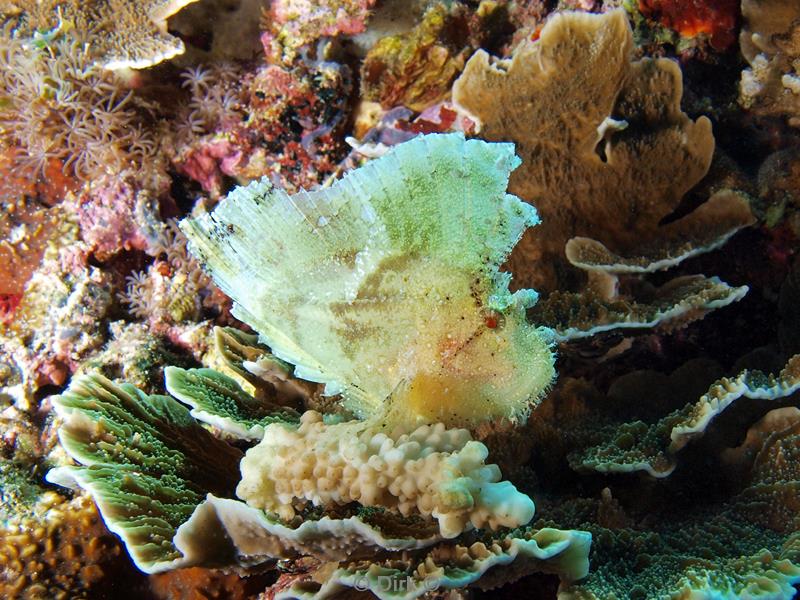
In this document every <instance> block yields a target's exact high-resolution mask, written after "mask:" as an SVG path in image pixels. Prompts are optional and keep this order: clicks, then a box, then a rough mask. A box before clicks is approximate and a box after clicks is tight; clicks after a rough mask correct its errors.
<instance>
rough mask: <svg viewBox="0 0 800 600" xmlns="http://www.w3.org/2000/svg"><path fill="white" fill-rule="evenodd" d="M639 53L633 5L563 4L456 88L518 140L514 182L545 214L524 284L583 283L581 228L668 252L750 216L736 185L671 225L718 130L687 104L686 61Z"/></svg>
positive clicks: (522, 256)
mask: <svg viewBox="0 0 800 600" xmlns="http://www.w3.org/2000/svg"><path fill="white" fill-rule="evenodd" d="M632 53H633V40H632V34H631V30H630V26H629V24H628V21H627V19H626V17H625V13H624V12H623V11H621V10H615V11H610V12H608V13H606V14H602V15H591V14H581V13H559V14H556V15H554V16H553V17H552V18H551V19H550V20H549V21H548V22H547V24H546V25H545V27H544V29H542V31H541V34H540V36H539V39H538V40H536V41H533V42H531V41H525V42H523V43H521V44H520V45H519V46H518V47H517V48H516V50H515V51H514V54H513V55H512V57H511V58H510V59H507V60H495V59H492V58H490V56H489V55H488V54H487V53H486V52H484V51H478V52H476V53H475V54H474V55H473V56H472V58H470V60H469V62H468V63H467V65H466V67H465V68H464V72H463V73H462V75H461V77H459V79H458V80H457V81H456V82H455V84H454V86H453V99H454V102H455V103H456V104H457V105H458V106H460V107H461V108H462V109H463V110H465V111H466V112H467V113H468V114H469V115H470V116H471V117H472V118H473V119H474V120H476V122H478V123H479V124H480V135H481V136H482V137H484V138H485V139H488V140H496V141H513V142H515V143H516V145H517V152H518V153H519V155H520V157H521V159H522V167H521V168H520V169H518V170H517V171H516V172H515V173H514V174H513V175H512V177H511V180H510V181H509V191H511V192H512V193H515V194H517V195H519V196H520V197H521V198H523V199H525V200H527V201H530V202H535V203H536V207H537V210H539V212H540V214H541V216H542V219H543V225H542V233H543V234H542V235H530V234H528V235H526V236H524V237H523V239H522V240H521V242H520V244H518V246H517V247H516V248H515V251H514V252H513V253H512V255H511V259H510V267H511V270H512V272H513V273H514V275H515V277H516V278H517V280H518V281H519V282H520V283H521V284H522V285H533V286H535V287H537V289H540V290H541V291H552V290H554V289H561V290H567V289H569V287H571V286H573V285H574V284H575V280H576V279H577V278H579V275H578V274H577V273H576V272H575V271H574V270H570V267H569V265H568V264H566V262H565V260H564V246H565V244H566V243H567V241H568V240H569V239H570V238H573V237H576V236H583V237H590V238H592V239H595V240H597V241H599V242H600V243H601V244H603V245H604V246H606V247H607V248H609V249H610V250H612V251H613V252H616V253H620V254H622V255H624V256H642V255H644V256H646V257H659V258H660V257H663V255H664V249H665V248H670V247H673V246H674V245H675V244H679V245H681V244H686V243H687V242H689V243H691V244H692V246H694V247H706V246H709V244H710V243H711V242H712V240H716V239H719V238H720V236H722V235H725V232H728V231H731V230H735V229H737V228H739V227H741V226H742V224H747V223H749V222H750V219H751V217H750V216H749V215H747V214H743V213H742V210H741V204H740V203H739V202H738V201H736V200H735V199H734V198H732V197H731V196H730V195H727V194H726V195H725V196H724V197H720V198H717V199H716V200H714V201H713V202H712V200H709V201H708V202H706V203H705V204H702V205H700V206H699V207H698V208H696V209H695V210H694V211H693V212H690V213H689V214H687V215H685V216H683V217H682V218H680V219H677V220H674V221H672V222H669V223H667V224H662V220H663V219H664V218H665V217H667V216H669V215H670V214H671V213H673V211H674V210H675V209H676V208H677V207H678V205H679V203H680V201H681V198H682V197H683V195H684V194H685V193H686V192H687V191H688V190H689V189H690V188H691V187H692V186H693V185H695V184H696V183H697V182H698V181H699V180H700V179H701V178H702V177H703V175H705V173H706V171H707V170H708V167H709V164H710V162H711V156H712V153H713V150H714V139H713V136H712V133H711V122H710V121H709V120H708V119H707V118H705V117H699V118H698V119H696V120H692V119H690V118H689V117H688V116H687V115H686V114H685V113H683V112H682V111H681V108H680V100H681V95H682V91H683V90H682V78H681V71H680V68H679V67H678V65H677V64H676V63H675V62H673V61H671V60H668V59H649V58H645V59H642V60H638V61H634V60H632ZM720 203H722V204H723V205H724V207H727V208H728V209H727V210H721V207H720V206H719V204H720ZM743 221H744V223H743Z"/></svg>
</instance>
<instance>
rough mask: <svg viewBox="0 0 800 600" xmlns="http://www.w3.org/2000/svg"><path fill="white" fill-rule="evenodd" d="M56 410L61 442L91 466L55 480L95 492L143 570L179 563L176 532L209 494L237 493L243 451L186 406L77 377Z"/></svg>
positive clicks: (52, 475)
mask: <svg viewBox="0 0 800 600" xmlns="http://www.w3.org/2000/svg"><path fill="white" fill-rule="evenodd" d="M53 404H54V406H55V408H56V411H57V412H58V413H59V414H60V415H61V417H62V418H63V419H64V425H63V426H62V427H61V428H60V429H59V440H60V441H61V444H62V445H63V447H64V448H65V449H66V450H67V451H68V452H69V454H70V455H71V456H72V457H73V458H75V459H77V460H79V461H80V462H81V463H82V465H83V466H65V467H60V468H57V469H54V470H51V471H50V472H49V473H48V476H47V477H48V479H49V480H50V481H52V482H55V483H59V484H61V485H66V486H80V487H82V488H84V489H87V490H89V491H90V492H91V493H92V496H93V497H94V499H95V502H96V503H97V505H98V508H99V509H100V512H101V513H102V515H103V518H104V519H105V521H106V523H107V524H108V526H109V528H110V529H111V530H112V531H113V532H115V533H117V534H119V536H120V537H121V538H122V539H123V540H124V541H125V543H126V545H127V547H128V551H129V552H130V554H131V556H132V558H133V560H134V562H135V563H136V565H137V566H138V567H139V568H140V569H143V570H150V569H152V568H153V567H154V566H155V565H160V564H163V563H169V562H170V561H175V562H177V561H179V560H180V559H181V553H180V552H179V551H178V550H177V548H176V547H175V546H174V545H173V542H172V538H173V537H174V534H175V530H176V529H177V527H178V526H179V525H181V524H182V523H184V522H185V521H187V520H188V519H189V517H190V516H191V515H192V513H193V512H194V510H195V508H196V507H197V505H198V504H200V503H201V502H202V500H203V499H204V498H205V495H206V494H207V493H209V492H216V493H218V494H221V495H224V494H226V493H230V492H231V491H232V489H233V487H234V486H235V484H236V476H237V465H238V461H239V458H240V457H241V453H240V452H239V451H238V450H236V449H235V448H234V447H233V446H230V445H229V444H227V443H225V442H222V441H219V440H217V439H216V438H214V436H212V435H211V434H210V433H209V432H208V431H206V430H205V429H203V428H202V426H200V424H199V423H198V422H197V421H195V420H194V419H193V418H192V417H191V416H190V415H189V411H188V410H187V409H186V408H185V407H184V406H183V405H181V404H180V403H179V402H178V401H176V400H174V399H172V398H170V397H168V396H157V395H154V396H147V395H146V394H144V393H142V392H141V391H139V390H137V389H136V388H134V387H133V386H131V385H128V384H123V385H120V386H117V385H115V384H113V383H112V382H110V381H109V380H107V379H105V378H104V377H102V376H101V375H87V376H84V377H81V378H77V379H76V380H75V381H73V382H72V384H71V385H70V388H69V391H68V392H67V393H65V394H62V395H61V396H59V397H58V398H56V399H55V400H54V402H53Z"/></svg>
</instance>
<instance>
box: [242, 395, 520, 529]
mask: <svg viewBox="0 0 800 600" xmlns="http://www.w3.org/2000/svg"><path fill="white" fill-rule="evenodd" d="M380 428H381V424H380V423H379V422H377V421H376V422H349V423H339V424H334V425H326V424H325V423H323V421H322V415H320V414H319V413H318V412H315V411H308V412H306V413H305V414H304V415H303V417H302V418H301V421H300V426H299V428H295V427H292V426H290V425H286V424H282V423H276V424H273V425H269V426H268V427H266V429H265V431H264V438H263V440H262V441H261V443H259V444H258V446H255V447H254V448H251V449H250V450H248V451H247V454H246V455H245V457H244V459H242V463H241V469H242V480H241V482H240V483H239V486H238V487H237V489H236V493H237V495H238V496H239V497H240V498H242V499H243V500H245V501H246V502H247V503H248V504H250V505H251V506H255V507H257V508H261V509H263V510H266V511H270V512H276V513H278V514H279V515H280V516H281V517H282V518H284V519H287V520H288V519H291V518H292V517H293V516H294V514H295V509H297V508H300V507H302V506H304V505H305V504H306V503H308V502H310V503H311V504H313V505H315V506H331V505H341V504H347V503H350V502H358V503H360V504H361V505H363V506H380V507H384V508H387V509H390V510H396V511H398V512H399V513H400V514H402V515H404V516H410V515H412V514H420V515H422V516H426V517H429V516H433V517H434V518H435V519H437V520H438V522H439V529H440V531H441V534H442V535H443V536H444V537H447V538H452V537H456V536H457V535H459V534H460V533H461V532H462V531H464V530H465V529H467V528H469V527H470V525H472V526H474V527H478V528H485V527H490V528H492V529H497V528H498V527H518V526H520V525H524V524H525V523H527V522H528V521H530V520H531V519H532V518H533V513H534V506H533V501H532V500H531V499H530V498H529V497H528V496H526V495H525V494H523V493H521V492H519V491H517V489H516V488H515V487H514V486H513V484H511V483H510V482H508V481H502V482H501V481H500V469H499V468H498V467H497V465H487V464H485V462H484V461H485V460H486V457H487V456H488V450H487V449H486V446H484V445H483V444H482V443H480V442H476V441H474V440H472V438H471V436H470V433H469V432H468V431H467V430H465V429H446V428H445V426H444V425H442V424H436V425H432V426H431V425H424V426H422V427H419V428H417V429H415V430H414V431H412V432H410V433H405V432H403V431H393V432H391V434H390V435H387V434H386V433H383V432H381V431H380Z"/></svg>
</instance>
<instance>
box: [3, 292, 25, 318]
mask: <svg viewBox="0 0 800 600" xmlns="http://www.w3.org/2000/svg"><path fill="white" fill-rule="evenodd" d="M21 300H22V294H0V323H5V324H8V323H10V322H11V320H12V319H13V318H14V311H15V310H17V307H18V306H19V303H20V301H21Z"/></svg>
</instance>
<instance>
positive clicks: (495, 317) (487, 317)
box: [483, 310, 505, 329]
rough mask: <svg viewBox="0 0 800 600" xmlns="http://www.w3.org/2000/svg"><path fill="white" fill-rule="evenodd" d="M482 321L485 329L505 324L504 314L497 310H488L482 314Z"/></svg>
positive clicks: (497, 327) (496, 327)
mask: <svg viewBox="0 0 800 600" xmlns="http://www.w3.org/2000/svg"><path fill="white" fill-rule="evenodd" d="M483 323H484V325H486V328H487V329H499V328H501V327H502V326H503V325H504V324H505V316H503V314H502V313H499V312H497V311H494V310H489V311H486V312H485V313H484V314H483Z"/></svg>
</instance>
